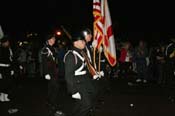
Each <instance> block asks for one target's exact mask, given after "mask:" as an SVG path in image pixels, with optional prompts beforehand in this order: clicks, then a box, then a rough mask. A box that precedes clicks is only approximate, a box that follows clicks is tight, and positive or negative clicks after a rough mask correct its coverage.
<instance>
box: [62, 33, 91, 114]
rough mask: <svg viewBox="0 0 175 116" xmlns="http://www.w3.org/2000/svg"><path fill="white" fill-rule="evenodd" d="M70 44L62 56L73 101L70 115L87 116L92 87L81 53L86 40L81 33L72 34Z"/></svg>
mask: <svg viewBox="0 0 175 116" xmlns="http://www.w3.org/2000/svg"><path fill="white" fill-rule="evenodd" d="M72 45H73V46H72V48H71V49H70V50H69V51H68V52H67V53H66V54H65V56H64V62H65V79H66V83H67V90H68V93H69V94H70V95H71V97H72V99H73V101H74V106H73V108H72V112H71V116H89V114H90V113H91V109H92V106H93V105H92V102H93V101H92V98H91V97H92V96H93V95H92V94H93V89H94V88H93V85H92V81H91V80H90V79H91V78H90V77H89V76H90V75H89V71H88V69H87V62H86V61H85V57H84V55H83V54H85V52H84V49H85V47H86V42H85V38H84V37H83V36H82V34H81V33H79V32H78V33H74V34H73V36H72Z"/></svg>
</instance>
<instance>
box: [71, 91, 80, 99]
mask: <svg viewBox="0 0 175 116" xmlns="http://www.w3.org/2000/svg"><path fill="white" fill-rule="evenodd" d="M72 98H74V99H79V100H80V99H81V95H80V93H79V92H77V93H75V94H73V95H72Z"/></svg>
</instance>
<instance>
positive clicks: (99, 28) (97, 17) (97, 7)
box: [93, 0, 103, 49]
mask: <svg viewBox="0 0 175 116" xmlns="http://www.w3.org/2000/svg"><path fill="white" fill-rule="evenodd" d="M93 16H94V24H93V26H94V27H93V28H94V40H96V42H97V45H96V46H95V48H97V49H99V48H100V45H101V43H102V40H103V19H102V14H101V3H100V1H99V0H93Z"/></svg>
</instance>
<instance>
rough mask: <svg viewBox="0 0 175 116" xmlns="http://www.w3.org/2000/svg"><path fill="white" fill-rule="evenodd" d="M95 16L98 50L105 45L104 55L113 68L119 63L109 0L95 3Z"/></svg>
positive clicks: (96, 0)
mask: <svg viewBox="0 0 175 116" xmlns="http://www.w3.org/2000/svg"><path fill="white" fill-rule="evenodd" d="M93 16H94V40H97V46H96V48H97V49H99V48H100V46H101V44H102V45H103V49H104V50H103V51H104V54H105V56H106V58H107V60H108V62H109V64H110V65H111V66H114V65H115V64H116V63H117V59H116V46H115V39H114V34H113V31H112V21H111V16H110V11H109V7H108V2H107V0H101V2H100V1H99V0H94V1H93Z"/></svg>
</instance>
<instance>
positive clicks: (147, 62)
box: [146, 57, 150, 66]
mask: <svg viewBox="0 0 175 116" xmlns="http://www.w3.org/2000/svg"><path fill="white" fill-rule="evenodd" d="M149 63H150V62H149V58H148V57H146V66H148V65H149Z"/></svg>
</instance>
